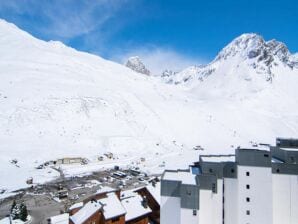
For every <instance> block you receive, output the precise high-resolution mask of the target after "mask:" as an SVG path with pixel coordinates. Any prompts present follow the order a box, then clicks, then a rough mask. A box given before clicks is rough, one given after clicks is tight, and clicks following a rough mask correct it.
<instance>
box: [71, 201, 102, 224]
mask: <svg viewBox="0 0 298 224" xmlns="http://www.w3.org/2000/svg"><path fill="white" fill-rule="evenodd" d="M101 208H102V204H101V203H99V202H97V201H89V202H88V203H86V204H85V205H84V207H82V208H81V209H80V210H79V211H78V212H77V213H75V214H74V215H72V216H71V217H70V219H71V221H73V223H74V224H81V223H83V222H84V221H86V220H87V219H88V218H89V217H90V216H92V215H93V214H94V213H95V212H97V211H98V210H99V209H101Z"/></svg>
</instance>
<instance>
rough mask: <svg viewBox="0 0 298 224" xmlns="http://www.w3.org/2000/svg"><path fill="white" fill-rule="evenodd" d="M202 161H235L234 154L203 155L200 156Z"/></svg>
mask: <svg viewBox="0 0 298 224" xmlns="http://www.w3.org/2000/svg"><path fill="white" fill-rule="evenodd" d="M200 159H201V161H203V162H215V163H219V162H235V159H236V157H235V155H203V156H200Z"/></svg>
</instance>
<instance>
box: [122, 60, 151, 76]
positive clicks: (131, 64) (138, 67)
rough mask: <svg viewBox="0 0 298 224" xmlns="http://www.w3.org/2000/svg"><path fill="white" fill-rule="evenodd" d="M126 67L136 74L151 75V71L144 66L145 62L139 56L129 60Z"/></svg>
mask: <svg viewBox="0 0 298 224" xmlns="http://www.w3.org/2000/svg"><path fill="white" fill-rule="evenodd" d="M125 66H126V67H128V68H130V69H131V70H133V71H135V72H138V73H141V74H144V75H150V71H149V70H148V69H147V68H146V66H145V65H144V64H143V62H142V61H141V59H140V58H139V57H138V56H134V57H130V58H129V59H128V60H127V62H126V64H125Z"/></svg>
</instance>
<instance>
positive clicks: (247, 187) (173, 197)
mask: <svg viewBox="0 0 298 224" xmlns="http://www.w3.org/2000/svg"><path fill="white" fill-rule="evenodd" d="M160 218H161V224H178V223H188V224H192V223H197V224H297V223H298V140H295V139H277V144H276V146H274V147H268V150H260V149H236V152H235V155H204V156H200V160H199V162H197V163H196V164H195V165H194V166H193V167H192V169H189V170H175V171H173V170H166V171H165V172H164V174H163V176H162V181H161V217H160Z"/></svg>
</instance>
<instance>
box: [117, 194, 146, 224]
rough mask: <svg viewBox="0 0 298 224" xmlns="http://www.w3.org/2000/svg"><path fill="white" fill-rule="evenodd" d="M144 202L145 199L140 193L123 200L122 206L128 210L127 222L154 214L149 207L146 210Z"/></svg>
mask: <svg viewBox="0 0 298 224" xmlns="http://www.w3.org/2000/svg"><path fill="white" fill-rule="evenodd" d="M142 201H143V198H142V197H141V196H140V195H139V194H138V193H134V194H133V195H130V196H129V197H126V198H123V199H122V200H121V202H122V205H123V206H124V208H125V210H126V215H125V221H130V220H132V219H135V218H138V217H141V216H144V215H147V214H149V213H151V212H152V210H151V209H150V208H149V206H147V207H146V208H145V207H144V206H143V205H142Z"/></svg>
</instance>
